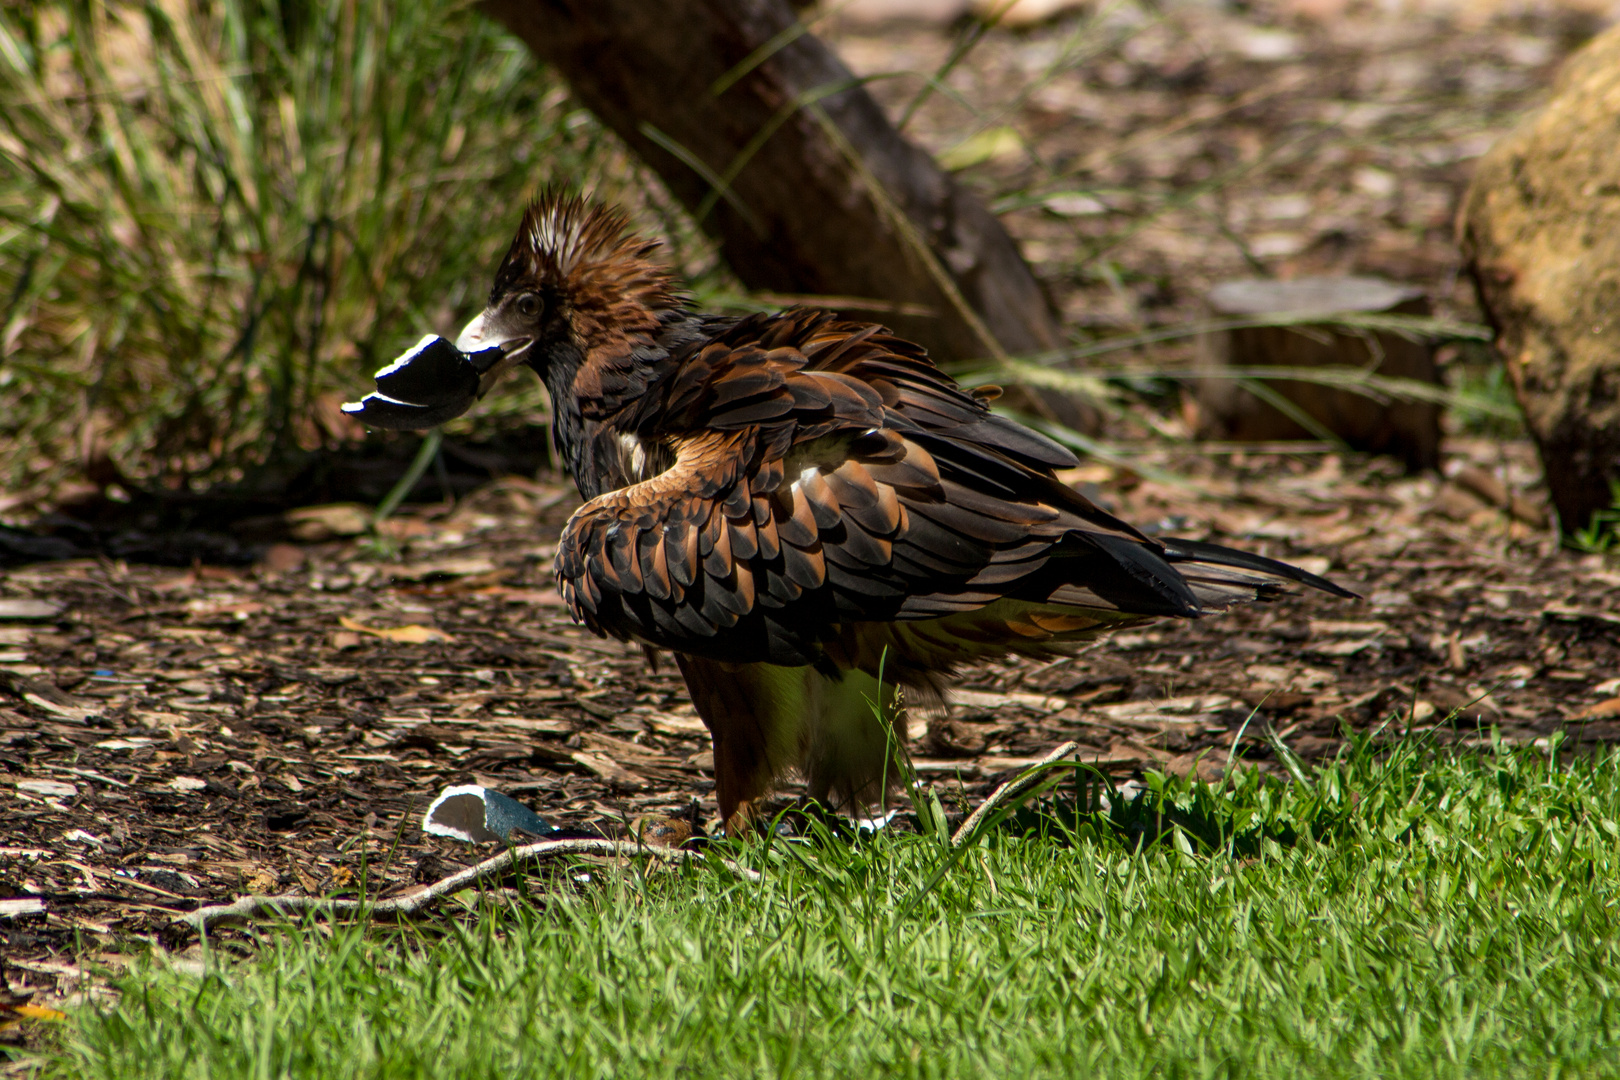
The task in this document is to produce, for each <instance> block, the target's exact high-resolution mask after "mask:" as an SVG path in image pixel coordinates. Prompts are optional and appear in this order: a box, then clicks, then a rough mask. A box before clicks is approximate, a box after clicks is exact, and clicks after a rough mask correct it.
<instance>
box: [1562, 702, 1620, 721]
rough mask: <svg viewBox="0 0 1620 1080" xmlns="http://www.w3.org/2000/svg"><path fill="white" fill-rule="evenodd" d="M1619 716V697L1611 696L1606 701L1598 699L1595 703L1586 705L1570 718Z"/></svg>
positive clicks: (1583, 718)
mask: <svg viewBox="0 0 1620 1080" xmlns="http://www.w3.org/2000/svg"><path fill="white" fill-rule="evenodd" d="M1616 716H1620V697H1612V698H1610V699H1609V700H1607V701H1600V702H1598V703H1597V704H1596V705H1588V706H1587V707H1586V708H1584V709H1582V710H1581V711H1580V712H1578V713H1576V714H1575V715H1574V716H1572V717H1570V719H1571V720H1608V719H1610V718H1611V717H1616Z"/></svg>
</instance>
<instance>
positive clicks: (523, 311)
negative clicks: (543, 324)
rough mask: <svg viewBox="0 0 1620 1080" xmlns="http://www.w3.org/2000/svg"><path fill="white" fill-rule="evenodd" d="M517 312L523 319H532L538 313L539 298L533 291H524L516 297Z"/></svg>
mask: <svg viewBox="0 0 1620 1080" xmlns="http://www.w3.org/2000/svg"><path fill="white" fill-rule="evenodd" d="M517 309H518V314H519V315H522V316H523V317H524V318H525V319H532V318H534V317H535V316H536V315H538V314H540V298H539V297H538V296H536V295H534V293H524V294H523V295H522V296H520V297H518V298H517Z"/></svg>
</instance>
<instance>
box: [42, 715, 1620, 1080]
mask: <svg viewBox="0 0 1620 1080" xmlns="http://www.w3.org/2000/svg"><path fill="white" fill-rule="evenodd" d="M1149 779H1150V784H1149V788H1148V790H1147V792H1146V793H1145V794H1144V795H1143V796H1142V797H1141V798H1139V799H1138V800H1136V801H1134V802H1130V803H1124V804H1121V805H1119V806H1117V807H1116V808H1115V810H1114V812H1113V814H1112V816H1111V817H1108V818H1104V817H1100V816H1089V817H1084V818H1082V819H1078V822H1079V827H1078V829H1075V828H1074V827H1073V825H1074V822H1075V821H1076V820H1077V819H1075V818H1074V817H1073V816H1072V815H1073V810H1074V807H1073V806H1072V805H1069V806H1059V807H1057V808H1056V809H1055V811H1054V812H1052V813H1049V814H1047V815H1044V816H1034V817H1031V816H1028V815H1026V816H1025V817H1024V818H1023V819H1022V820H1023V821H1024V823H1025V824H1026V825H1029V826H1032V827H1030V828H1025V829H1018V828H1014V829H1012V830H1001V831H998V832H996V833H994V834H992V835H991V836H990V838H989V839H988V841H987V842H985V843H984V844H982V845H981V846H979V847H977V848H975V849H974V850H973V851H972V852H970V853H969V855H968V856H967V857H966V858H965V859H963V860H962V861H961V862H960V863H958V864H957V865H956V866H955V867H954V868H952V869H951V870H950V872H949V873H947V874H946V875H945V876H944V877H943V879H942V880H940V882H939V883H938V885H937V886H936V887H935V888H933V889H932V890H930V891H927V892H926V893H925V894H924V895H922V898H921V900H920V901H919V902H917V903H916V904H915V905H914V906H913V905H911V901H913V900H914V899H916V898H917V896H918V894H919V890H920V889H921V888H922V885H923V883H924V882H925V881H926V880H927V879H928V878H929V877H930V875H931V873H932V872H933V871H934V870H935V868H936V867H938V866H939V865H940V863H941V861H942V860H943V859H944V858H945V852H944V850H943V848H942V847H941V845H940V843H939V841H937V840H935V839H933V838H930V837H926V836H915V835H913V836H885V837H879V838H878V839H876V840H874V841H871V842H868V843H865V844H863V845H860V846H858V847H855V848H851V847H849V846H848V845H846V844H842V843H837V842H825V841H824V842H822V843H819V844H811V845H804V846H797V845H789V844H785V843H781V842H777V843H775V844H773V845H766V844H763V843H754V844H751V845H746V846H741V847H740V848H739V849H738V850H737V855H738V857H739V858H740V859H741V861H742V862H743V863H745V864H747V865H750V866H752V867H754V868H756V869H758V870H759V871H760V872H761V873H762V874H763V875H764V876H763V880H761V881H758V882H752V881H747V880H744V879H742V878H740V877H738V876H736V875H734V874H733V873H731V872H730V871H728V870H726V869H725V868H723V867H721V866H717V865H713V864H711V865H707V866H694V867H690V868H687V869H683V870H678V871H673V872H654V871H652V870H650V869H649V868H648V867H647V866H632V867H629V868H625V869H621V870H604V869H603V868H602V867H601V866H600V865H592V866H588V867H586V869H588V871H589V873H590V874H591V875H592V878H593V880H592V881H591V882H589V883H588V884H583V885H575V884H573V883H572V882H571V879H569V878H566V877H559V878H553V883H552V885H551V886H550V889H551V891H549V892H548V891H545V889H544V887H542V886H540V885H539V884H538V880H537V879H536V882H535V887H536V889H537V890H538V893H539V895H537V896H536V898H534V899H533V900H531V901H521V902H516V901H507V900H500V899H494V898H487V899H486V900H485V901H483V902H482V903H481V904H476V903H471V902H470V903H469V907H468V909H467V910H464V911H463V912H462V913H461V915H460V916H459V917H457V918H443V919H440V920H438V921H436V922H434V923H433V924H431V926H421V927H416V928H409V929H404V930H398V929H396V930H386V929H378V928H356V927H339V928H337V929H335V930H326V929H320V928H316V927H312V926H308V925H306V926H303V927H300V928H282V929H268V930H265V931H263V932H262V934H261V936H260V938H259V941H258V945H257V947H256V950H255V951H254V953H253V955H252V957H251V958H249V959H245V960H232V959H229V958H228V957H227V956H226V955H224V954H221V953H217V952H216V953H215V954H214V960H213V961H212V962H211V963H210V966H209V970H208V973H207V974H206V976H202V977H198V976H195V975H188V974H183V973H181V972H178V971H176V970H174V969H173V968H170V967H166V966H165V965H164V964H162V963H159V962H156V961H153V962H151V963H148V964H146V965H145V966H143V967H141V968H139V969H138V970H137V972H136V973H135V974H133V975H130V976H128V977H127V978H125V979H124V981H123V982H122V984H121V993H122V997H121V998H120V999H119V1002H118V1004H116V1005H115V1006H111V1007H108V1008H107V1009H106V1010H105V1011H102V1012H96V1011H93V1010H83V1011H80V1012H79V1013H78V1014H77V1015H76V1017H75V1018H74V1020H73V1022H72V1024H71V1025H70V1027H69V1029H68V1031H67V1032H66V1034H65V1036H64V1038H63V1041H62V1043H61V1045H60V1046H59V1048H58V1050H57V1051H56V1053H57V1055H58V1056H56V1057H55V1058H54V1059H53V1060H52V1062H51V1063H50V1065H49V1066H48V1068H47V1072H46V1074H47V1075H50V1076H86V1077H128V1076H136V1075H139V1076H143V1077H168V1076H188V1077H191V1076H195V1077H201V1076H217V1077H236V1076H241V1077H249V1076H251V1077H280V1076H296V1077H313V1076H344V1077H350V1076H358V1077H390V1078H398V1077H418V1076H421V1077H435V1078H444V1077H501V1078H503V1080H504V1078H510V1077H514V1076H569V1077H594V1076H602V1077H607V1076H669V1077H702V1076H716V1077H735V1076H839V1077H842V1076H849V1077H867V1076H880V1075H881V1076H888V1075H897V1076H918V1077H953V1076H971V1077H982V1076H1109V1077H1114V1076H1118V1077H1136V1076H1143V1077H1146V1076H1154V1077H1160V1076H1168V1077H1195V1076H1221V1077H1244V1078H1249V1077H1270V1076H1277V1077H1297V1076H1302V1075H1309V1076H1379V1077H1385V1076H1423V1077H1431V1076H1473V1075H1480V1074H1496V1075H1524V1076H1537V1077H1542V1076H1557V1075H1603V1074H1608V1075H1612V1074H1613V1073H1614V1071H1615V1070H1616V1069H1620V1043H1617V1038H1620V1008H1617V1003H1616V998H1617V994H1620V912H1617V907H1616V901H1617V899H1620V894H1617V890H1616V886H1617V883H1620V827H1617V825H1616V821H1617V819H1620V760H1616V759H1615V758H1614V757H1611V756H1607V755H1603V756H1599V757H1597V758H1596V759H1577V760H1575V761H1574V762H1573V763H1572V764H1569V765H1567V766H1563V767H1556V766H1553V765H1550V764H1549V760H1548V757H1547V756H1546V755H1545V754H1543V753H1540V752H1537V751H1530V750H1508V749H1503V748H1494V749H1490V748H1488V749H1486V750H1484V751H1482V752H1480V753H1478V754H1477V755H1465V756H1463V757H1458V758H1445V757H1442V758H1433V757H1426V756H1425V755H1424V754H1423V753H1421V752H1420V751H1419V748H1417V747H1416V746H1414V745H1412V744H1404V745H1402V746H1400V747H1398V748H1396V750H1395V751H1394V752H1393V753H1389V752H1387V751H1386V752H1385V753H1384V754H1382V755H1381V759H1379V758H1375V756H1374V755H1372V754H1371V753H1370V752H1369V750H1368V748H1367V747H1366V746H1361V747H1353V748H1352V749H1351V750H1350V752H1349V753H1348V754H1347V755H1346V756H1345V757H1344V758H1342V759H1341V760H1340V761H1339V762H1338V763H1335V764H1333V765H1330V766H1327V767H1324V768H1320V769H1316V770H1312V771H1310V772H1304V771H1302V772H1301V773H1300V775H1299V778H1297V779H1295V780H1293V781H1290V782H1287V783H1282V782H1277V781H1274V780H1263V779H1261V778H1259V777H1257V776H1255V775H1253V774H1248V775H1246V776H1244V777H1242V778H1240V779H1238V780H1237V781H1235V782H1234V783H1233V784H1232V785H1231V786H1227V787H1220V788H1210V787H1207V786H1203V785H1189V784H1187V783H1185V782H1182V781H1175V780H1166V779H1165V778H1162V777H1156V776H1155V777H1150V778H1149ZM1065 822H1068V823H1069V824H1065ZM474 911H476V913H477V915H476V918H474V917H471V915H472V913H473V912H474Z"/></svg>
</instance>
